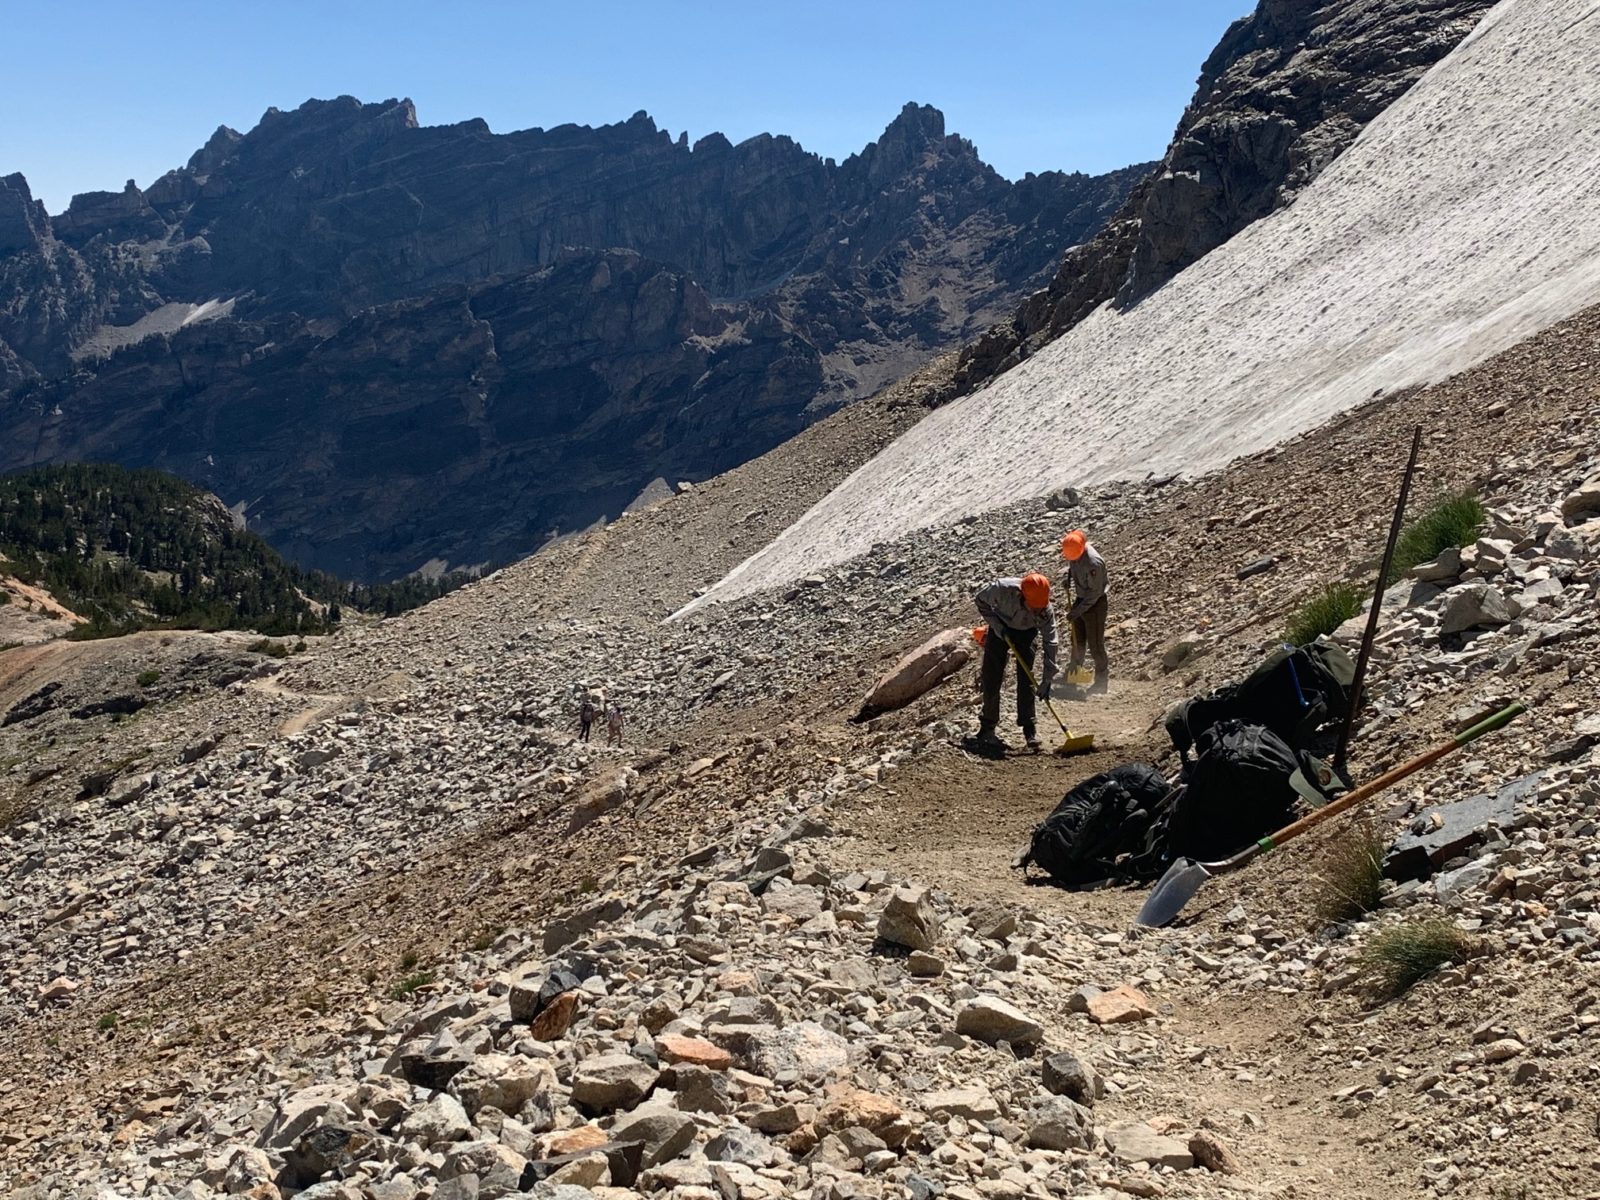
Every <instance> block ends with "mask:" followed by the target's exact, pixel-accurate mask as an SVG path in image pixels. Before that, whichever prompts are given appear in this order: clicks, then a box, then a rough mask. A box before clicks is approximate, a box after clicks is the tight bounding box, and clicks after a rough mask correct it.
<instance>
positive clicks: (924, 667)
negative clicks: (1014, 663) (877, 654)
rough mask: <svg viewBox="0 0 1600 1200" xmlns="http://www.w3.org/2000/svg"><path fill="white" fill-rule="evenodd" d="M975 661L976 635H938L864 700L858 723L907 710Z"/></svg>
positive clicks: (949, 631)
mask: <svg viewBox="0 0 1600 1200" xmlns="http://www.w3.org/2000/svg"><path fill="white" fill-rule="evenodd" d="M971 658H972V635H971V634H970V633H968V631H967V630H965V629H946V630H945V631H944V632H942V633H936V634H934V635H933V636H932V637H931V638H929V639H928V640H927V641H925V642H923V643H922V645H920V646H918V647H917V648H916V649H915V650H913V651H911V652H910V653H909V654H907V655H906V656H905V657H904V658H902V659H901V660H900V661H899V662H897V663H895V665H894V666H892V667H890V668H889V671H888V673H887V674H886V675H884V676H883V678H881V679H879V680H878V682H877V683H875V684H873V685H872V690H871V691H869V692H868V693H867V695H866V698H865V699H863V700H862V701H861V710H860V711H859V712H858V713H856V715H855V718H854V719H855V720H857V721H866V720H870V719H871V718H872V717H875V716H878V715H880V714H882V713H886V712H893V711H894V710H895V709H897V708H904V707H905V706H906V705H908V704H910V703H911V702H912V701H913V700H915V699H917V698H918V697H919V696H922V695H924V694H926V693H927V692H929V691H931V690H932V689H933V688H934V687H935V686H937V685H938V684H940V683H942V682H943V681H944V680H946V679H948V678H949V677H950V676H952V675H954V674H955V673H956V672H957V671H959V670H960V669H961V668H962V667H964V666H966V665H967V663H968V662H969V661H970V660H971Z"/></svg>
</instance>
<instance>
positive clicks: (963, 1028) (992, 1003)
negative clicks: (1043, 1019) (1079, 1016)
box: [956, 996, 1044, 1046]
mask: <svg viewBox="0 0 1600 1200" xmlns="http://www.w3.org/2000/svg"><path fill="white" fill-rule="evenodd" d="M956 1032H957V1033H960V1034H965V1035H966V1036H967V1037H973V1038H977V1039H978V1040H979V1041H980V1042H991V1043H992V1042H1001V1041H1004V1042H1010V1043H1011V1044H1012V1045H1014V1046H1026V1045H1030V1044H1032V1043H1034V1042H1037V1041H1038V1040H1039V1039H1040V1038H1042V1037H1043V1036H1044V1027H1043V1026H1041V1025H1040V1024H1039V1022H1037V1021H1035V1020H1034V1019H1033V1018H1032V1017H1030V1016H1028V1014H1027V1013H1025V1012H1023V1011H1022V1010H1021V1009H1019V1008H1017V1007H1015V1006H1014V1005H1011V1004H1007V1003H1006V1002H1005V1001H1004V1000H1000V999H997V998H996V997H994V996H979V997H977V998H976V999H974V1000H971V1001H969V1002H968V1003H966V1004H964V1005H962V1006H961V1008H960V1010H959V1011H957V1013H956Z"/></svg>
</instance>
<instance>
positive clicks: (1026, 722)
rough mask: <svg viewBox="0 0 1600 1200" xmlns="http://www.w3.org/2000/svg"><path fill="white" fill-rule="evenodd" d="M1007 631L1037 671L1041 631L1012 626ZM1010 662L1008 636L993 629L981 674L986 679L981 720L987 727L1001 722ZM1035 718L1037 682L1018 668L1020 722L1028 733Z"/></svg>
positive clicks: (1029, 666) (984, 654)
mask: <svg viewBox="0 0 1600 1200" xmlns="http://www.w3.org/2000/svg"><path fill="white" fill-rule="evenodd" d="M1006 634H1007V635H1008V636H1009V637H1010V638H1011V642H1012V644H1013V645H1014V646H1016V648H1017V652H1018V653H1019V654H1021V655H1022V661H1023V662H1025V663H1027V664H1028V670H1030V671H1032V670H1034V665H1033V648H1034V643H1035V642H1036V641H1037V640H1038V634H1039V631H1038V630H1037V629H1023V630H1018V629H1008V630H1006ZM1010 661H1012V656H1011V651H1010V650H1008V649H1007V648H1006V641H1005V638H1003V637H1000V636H999V635H998V634H996V633H995V631H994V630H992V629H991V630H990V631H989V636H988V637H986V638H985V639H984V641H983V666H982V668H981V669H980V670H979V676H978V677H979V679H980V680H981V681H982V682H983V711H982V714H981V715H980V716H979V718H978V720H979V723H980V724H981V725H982V726H983V728H985V729H993V728H994V727H995V726H996V725H998V724H999V723H1000V688H1001V686H1002V685H1003V684H1004V683H1005V681H1006V663H1007V662H1010ZM1033 721H1034V709H1033V685H1032V684H1031V683H1029V682H1028V679H1027V676H1025V675H1024V674H1023V673H1022V672H1021V671H1018V672H1017V724H1018V725H1020V726H1022V728H1023V731H1024V732H1031V731H1032V729H1033Z"/></svg>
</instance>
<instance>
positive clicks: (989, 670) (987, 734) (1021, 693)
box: [972, 571, 1058, 750]
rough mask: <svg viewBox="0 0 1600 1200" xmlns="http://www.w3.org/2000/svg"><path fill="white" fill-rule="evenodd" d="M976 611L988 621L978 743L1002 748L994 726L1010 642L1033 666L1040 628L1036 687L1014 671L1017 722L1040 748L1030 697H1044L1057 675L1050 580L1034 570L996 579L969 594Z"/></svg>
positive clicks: (986, 747) (1034, 746)
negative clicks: (1041, 654)
mask: <svg viewBox="0 0 1600 1200" xmlns="http://www.w3.org/2000/svg"><path fill="white" fill-rule="evenodd" d="M972 599H973V603H974V604H976V605H977V606H978V613H979V615H980V616H982V617H983V619H984V620H985V621H986V622H987V623H988V628H987V630H985V631H984V634H985V636H984V638H983V667H982V669H981V670H980V672H979V679H980V681H981V683H982V686H983V709H982V712H981V714H980V715H979V718H978V736H977V739H976V740H977V744H978V746H979V748H980V749H984V750H1004V749H1005V743H1004V742H1002V741H1001V740H1000V738H999V735H997V734H996V733H995V731H994V729H995V726H996V725H997V724H999V721H1000V688H1001V686H1002V685H1003V684H1004V683H1005V678H1006V662H1007V661H1008V660H1009V659H1010V658H1011V657H1012V652H1011V651H1012V647H1015V648H1016V652H1017V654H1019V655H1021V657H1022V661H1023V662H1025V663H1027V664H1028V670H1029V671H1031V670H1032V669H1033V662H1034V650H1035V648H1036V641H1037V637H1038V633H1039V631H1040V630H1041V629H1042V630H1043V631H1044V670H1043V671H1042V672H1041V673H1039V674H1038V675H1037V676H1036V678H1037V679H1038V681H1039V686H1038V688H1037V690H1035V688H1034V686H1033V684H1032V683H1030V682H1029V681H1028V677H1027V673H1026V672H1024V671H1021V670H1019V671H1018V672H1017V724H1018V725H1020V726H1021V727H1022V736H1023V737H1024V738H1026V739H1027V742H1028V749H1030V750H1038V749H1039V735H1038V733H1037V732H1035V730H1034V697H1035V695H1038V696H1039V697H1041V698H1043V699H1046V700H1048V699H1049V698H1050V686H1051V683H1052V681H1053V680H1054V679H1055V676H1056V655H1057V650H1058V643H1057V640H1056V614H1055V610H1054V609H1053V608H1051V607H1050V581H1049V580H1048V579H1047V578H1045V577H1044V576H1043V575H1041V574H1039V573H1038V572H1037V571H1032V572H1029V573H1028V574H1026V575H1024V576H1023V577H1022V578H1020V579H1016V578H1011V579H997V580H995V581H994V582H993V583H991V584H990V585H989V586H988V587H986V588H984V589H983V590H982V591H980V592H979V593H978V594H977V595H976V596H974V597H973V598H972Z"/></svg>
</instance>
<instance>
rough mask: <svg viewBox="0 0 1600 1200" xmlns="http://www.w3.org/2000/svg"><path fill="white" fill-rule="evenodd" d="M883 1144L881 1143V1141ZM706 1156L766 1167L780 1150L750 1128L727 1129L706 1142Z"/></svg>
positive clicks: (716, 1159) (774, 1159)
mask: <svg viewBox="0 0 1600 1200" xmlns="http://www.w3.org/2000/svg"><path fill="white" fill-rule="evenodd" d="M880 1144H881V1143H880ZM706 1157H707V1158H709V1159H710V1160H711V1161H712V1162H728V1163H743V1164H744V1165H745V1166H747V1167H765V1166H769V1165H771V1164H772V1163H773V1162H775V1161H777V1158H778V1151H777V1148H776V1147H775V1146H773V1144H772V1143H771V1142H769V1141H768V1140H767V1139H766V1138H764V1137H762V1136H761V1135H760V1134H759V1133H754V1132H752V1131H751V1130H748V1129H741V1128H739V1127H737V1126H736V1127H734V1128H732V1129H725V1130H723V1131H722V1132H721V1133H719V1134H718V1135H717V1136H716V1137H714V1138H712V1139H711V1140H710V1141H709V1142H707V1143H706Z"/></svg>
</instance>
